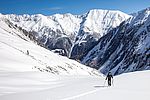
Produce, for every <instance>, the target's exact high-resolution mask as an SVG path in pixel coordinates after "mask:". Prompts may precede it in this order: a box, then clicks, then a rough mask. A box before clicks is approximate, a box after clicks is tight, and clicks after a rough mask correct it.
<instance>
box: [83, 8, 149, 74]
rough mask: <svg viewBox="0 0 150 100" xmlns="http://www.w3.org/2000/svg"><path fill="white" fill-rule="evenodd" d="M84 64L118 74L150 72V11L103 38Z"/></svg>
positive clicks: (104, 71) (130, 19) (128, 21)
mask: <svg viewBox="0 0 150 100" xmlns="http://www.w3.org/2000/svg"><path fill="white" fill-rule="evenodd" d="M82 63H83V64H86V65H89V66H91V67H94V68H97V69H99V70H100V71H101V72H102V73H104V74H107V72H108V71H111V72H112V73H113V74H114V75H118V74H121V73H124V72H131V71H138V70H147V69H150V8H147V9H144V10H142V11H139V12H138V13H137V14H136V16H134V17H132V18H129V19H128V20H127V21H124V22H122V23H121V24H120V25H119V26H118V27H116V28H114V29H112V30H111V31H109V32H108V33H107V34H106V35H105V36H103V37H102V38H100V39H99V43H98V44H97V45H96V46H95V47H94V48H92V50H90V52H88V54H87V55H86V56H85V57H84V58H83V60H82Z"/></svg>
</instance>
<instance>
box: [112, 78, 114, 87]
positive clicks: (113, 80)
mask: <svg viewBox="0 0 150 100" xmlns="http://www.w3.org/2000/svg"><path fill="white" fill-rule="evenodd" d="M112 85H113V86H114V79H113V78H112Z"/></svg>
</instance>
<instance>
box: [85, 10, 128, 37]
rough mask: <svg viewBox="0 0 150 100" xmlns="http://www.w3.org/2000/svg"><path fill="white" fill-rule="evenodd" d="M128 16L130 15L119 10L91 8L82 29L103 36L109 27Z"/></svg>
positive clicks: (116, 24) (114, 25)
mask: <svg viewBox="0 0 150 100" xmlns="http://www.w3.org/2000/svg"><path fill="white" fill-rule="evenodd" d="M129 17H131V16H129V15H127V14H125V13H123V12H120V11H113V10H101V9H93V10H90V11H89V12H88V13H87V17H86V21H85V22H84V25H83V30H84V31H85V32H90V33H98V34H100V36H103V34H106V33H107V31H108V30H109V29H111V28H113V27H116V26H118V25H119V24H120V23H121V22H122V21H124V20H127V19H128V18H129Z"/></svg>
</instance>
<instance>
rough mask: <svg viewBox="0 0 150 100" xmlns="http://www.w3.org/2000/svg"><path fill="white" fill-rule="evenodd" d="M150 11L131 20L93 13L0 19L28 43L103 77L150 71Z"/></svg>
mask: <svg viewBox="0 0 150 100" xmlns="http://www.w3.org/2000/svg"><path fill="white" fill-rule="evenodd" d="M149 15H150V8H146V9H144V10H142V11H139V12H138V13H135V14H134V16H132V15H128V14H125V13H123V12H120V11H112V10H99V9H94V10H90V11H89V12H87V13H85V14H82V15H72V14H69V13H68V14H55V15H52V16H44V15H41V14H37V15H27V14H24V15H14V14H10V15H2V14H1V15H0V16H2V17H4V18H6V19H7V20H8V24H11V25H12V26H14V27H16V28H17V29H19V30H21V31H22V32H23V33H24V34H25V35H26V36H27V37H29V38H30V39H31V40H32V41H34V42H35V43H37V44H38V45H41V46H43V47H45V48H47V49H49V50H51V51H53V52H55V53H59V54H60V55H63V56H67V57H68V58H71V59H75V60H78V61H80V62H81V63H83V64H85V65H88V66H90V67H93V68H96V69H99V70H100V71H101V72H102V73H104V74H106V73H107V72H108V71H112V72H113V74H114V75H118V74H121V73H124V72H130V71H137V70H145V69H150V25H149V23H150V22H149V21H150V16H149Z"/></svg>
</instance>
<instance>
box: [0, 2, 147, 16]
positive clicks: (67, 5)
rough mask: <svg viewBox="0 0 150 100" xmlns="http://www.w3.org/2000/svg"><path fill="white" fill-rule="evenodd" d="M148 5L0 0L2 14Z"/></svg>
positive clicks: (127, 10)
mask: <svg viewBox="0 0 150 100" xmlns="http://www.w3.org/2000/svg"><path fill="white" fill-rule="evenodd" d="M147 7H150V0H0V13H2V14H39V13H40V14H44V15H52V14H55V13H72V14H83V13H86V12H87V11H89V10H90V9H109V10H110V9H112V10H120V11H123V12H125V13H128V14H129V13H132V12H137V11H139V10H142V9H144V8H147Z"/></svg>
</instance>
